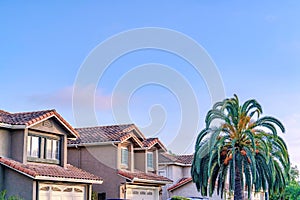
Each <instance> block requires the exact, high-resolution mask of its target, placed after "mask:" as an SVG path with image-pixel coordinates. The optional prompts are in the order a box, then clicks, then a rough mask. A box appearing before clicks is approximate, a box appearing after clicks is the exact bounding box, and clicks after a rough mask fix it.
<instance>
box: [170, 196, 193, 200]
mask: <svg viewBox="0 0 300 200" xmlns="http://www.w3.org/2000/svg"><path fill="white" fill-rule="evenodd" d="M172 200H189V199H188V198H185V197H181V196H173V197H172Z"/></svg>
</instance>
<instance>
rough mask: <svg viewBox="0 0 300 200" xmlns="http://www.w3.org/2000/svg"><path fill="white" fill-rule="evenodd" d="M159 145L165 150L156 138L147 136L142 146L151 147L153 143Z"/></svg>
mask: <svg viewBox="0 0 300 200" xmlns="http://www.w3.org/2000/svg"><path fill="white" fill-rule="evenodd" d="M156 144H158V145H160V146H161V148H162V149H164V150H165V151H166V150H167V149H166V147H165V146H164V145H163V143H162V142H161V141H160V140H159V139H158V138H147V139H145V140H144V141H143V147H147V148H151V147H153V146H154V145H156Z"/></svg>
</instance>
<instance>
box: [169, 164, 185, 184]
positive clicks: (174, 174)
mask: <svg viewBox="0 0 300 200" xmlns="http://www.w3.org/2000/svg"><path fill="white" fill-rule="evenodd" d="M167 177H170V178H171V179H172V180H173V181H174V182H176V181H178V180H179V179H181V178H183V173H182V167H180V166H176V165H172V166H170V167H169V168H168V171H167Z"/></svg>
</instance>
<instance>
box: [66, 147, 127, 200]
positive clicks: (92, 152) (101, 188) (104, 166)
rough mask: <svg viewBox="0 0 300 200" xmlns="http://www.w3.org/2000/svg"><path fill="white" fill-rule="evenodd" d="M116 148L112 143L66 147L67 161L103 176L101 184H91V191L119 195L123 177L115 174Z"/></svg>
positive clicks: (112, 195) (108, 195)
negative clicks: (85, 146)
mask: <svg viewBox="0 0 300 200" xmlns="http://www.w3.org/2000/svg"><path fill="white" fill-rule="evenodd" d="M117 152H118V148H116V147H115V146H113V145H105V146H93V147H92V146H91V147H87V148H84V147H79V148H75V147H72V148H70V147H69V148H68V163H70V164H72V165H74V166H77V167H79V168H82V169H84V170H86V171H88V172H90V173H93V174H95V175H97V176H99V177H101V178H103V184H101V185H93V191H95V192H97V193H102V192H105V193H106V198H119V197H120V184H121V183H124V182H125V179H124V178H122V177H120V176H119V175H117V157H116V155H117Z"/></svg>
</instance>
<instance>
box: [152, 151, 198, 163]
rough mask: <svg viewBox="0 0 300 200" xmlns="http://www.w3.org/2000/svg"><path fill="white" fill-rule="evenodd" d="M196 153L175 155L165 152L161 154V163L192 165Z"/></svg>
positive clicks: (159, 160) (159, 159)
mask: <svg viewBox="0 0 300 200" xmlns="http://www.w3.org/2000/svg"><path fill="white" fill-rule="evenodd" d="M193 158H194V155H193V154H189V155H174V154H169V153H163V154H160V155H159V158H158V162H159V163H174V164H175V163H179V164H184V165H191V164H192V162H193Z"/></svg>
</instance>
